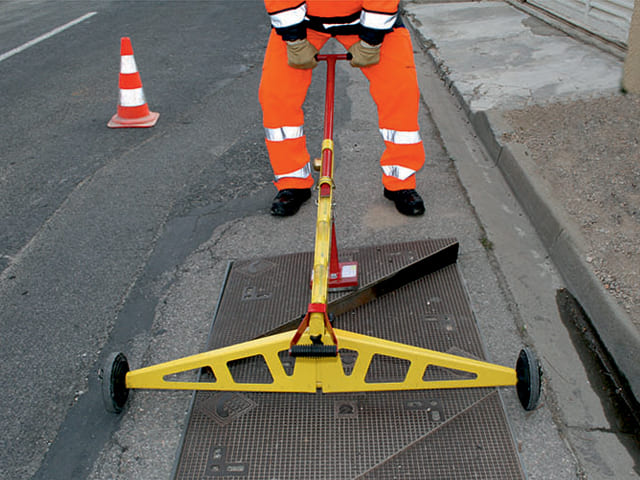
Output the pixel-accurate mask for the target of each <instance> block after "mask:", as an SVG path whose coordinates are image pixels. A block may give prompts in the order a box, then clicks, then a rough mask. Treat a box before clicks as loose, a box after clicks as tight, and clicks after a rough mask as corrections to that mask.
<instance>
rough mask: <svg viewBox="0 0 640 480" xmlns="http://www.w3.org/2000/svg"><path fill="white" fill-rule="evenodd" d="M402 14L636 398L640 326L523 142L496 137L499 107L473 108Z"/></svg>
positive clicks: (500, 126) (501, 125)
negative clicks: (590, 257) (592, 260)
mask: <svg viewBox="0 0 640 480" xmlns="http://www.w3.org/2000/svg"><path fill="white" fill-rule="evenodd" d="M407 20H408V23H409V25H410V27H411V30H412V31H413V33H414V34H415V35H417V36H418V37H419V38H420V43H421V45H420V46H421V48H422V49H423V50H424V52H425V53H426V55H427V56H428V57H429V58H430V60H431V61H432V62H433V64H434V65H435V67H436V69H437V71H438V72H439V74H440V76H441V78H442V80H443V81H444V82H445V84H446V85H447V87H448V88H449V89H450V91H451V92H452V93H453V95H454V96H455V97H456V99H457V100H458V102H459V104H460V106H461V107H462V108H463V109H464V111H465V113H466V115H467V117H468V119H469V121H470V122H471V124H472V126H473V129H474V131H475V133H476V134H477V135H478V137H479V138H480V140H481V141H482V143H483V145H484V146H485V148H486V150H487V153H488V154H489V156H490V158H491V159H492V160H493V161H494V163H495V164H496V166H497V167H498V168H499V169H500V172H501V173H502V175H503V176H504V178H505V180H506V181H507V183H508V185H509V187H510V188H511V190H512V191H513V193H514V195H515V197H516V198H517V200H518V201H519V202H520V204H521V205H522V207H523V209H524V211H525V212H526V214H527V215H528V217H529V219H530V221H531V223H532V224H533V226H534V228H535V229H536V232H537V233H538V235H539V236H540V239H541V241H542V243H543V245H544V246H545V248H546V249H547V251H548V253H549V255H550V257H551V259H552V261H553V262H554V264H555V266H556V267H557V269H558V271H559V272H560V274H561V275H562V277H563V278H564V281H565V282H566V283H567V287H568V289H569V290H570V291H571V293H572V294H573V295H574V297H575V298H576V299H577V300H578V301H579V302H580V304H581V306H582V308H583V309H584V310H585V312H586V313H587V314H588V315H589V317H590V319H591V321H592V323H593V326H594V328H595V329H596V330H597V332H598V335H599V336H600V338H601V340H602V342H603V343H604V345H605V346H606V348H607V350H608V351H609V354H610V355H611V357H612V358H613V360H614V361H615V363H616V365H617V367H618V368H619V370H620V371H621V373H622V374H623V375H624V376H625V377H626V379H627V381H628V382H629V385H630V387H631V390H632V392H633V394H634V396H635V398H636V399H637V400H640V332H638V330H637V329H636V327H635V326H634V325H633V323H632V322H631V319H630V317H629V315H627V313H626V312H625V311H624V310H623V309H622V308H621V307H620V305H619V304H618V303H617V301H616V300H615V299H614V298H613V297H611V295H610V294H609V293H608V292H607V291H606V290H605V288H604V287H603V285H602V283H601V282H600V280H599V279H598V278H597V277H596V276H595V274H594V273H593V271H592V270H591V268H590V266H589V264H588V263H587V262H586V251H587V249H586V248H585V241H584V238H583V237H582V235H581V233H580V231H579V229H578V228H577V226H576V225H575V224H574V222H573V221H572V220H571V219H570V218H569V217H568V216H567V215H566V213H565V211H564V209H563V208H562V206H560V205H557V204H556V203H555V202H554V200H553V196H552V194H551V192H550V191H548V189H547V188H546V186H545V185H544V184H543V183H542V182H541V181H540V180H539V179H538V178H537V175H536V174H535V173H534V170H533V168H532V164H531V159H530V158H529V157H528V154H527V152H526V149H525V147H524V146H523V145H521V144H516V143H506V142H503V141H502V140H501V139H502V136H503V134H504V133H507V132H509V131H511V127H510V126H509V124H508V123H507V122H506V120H505V119H504V118H503V116H502V114H501V113H500V112H499V111H486V112H485V111H479V112H473V111H472V110H471V108H470V107H469V104H468V103H467V102H466V100H465V98H464V96H463V95H462V93H461V92H460V91H459V90H458V88H457V86H456V84H455V82H454V81H453V80H452V79H451V78H450V77H449V72H448V68H447V66H446V62H445V60H444V59H442V58H441V56H440V54H439V52H438V51H437V46H435V45H434V44H433V43H432V42H430V41H427V40H426V39H425V38H424V37H422V35H421V34H420V32H419V31H418V29H417V28H415V27H414V26H413V25H411V21H410V19H407Z"/></svg>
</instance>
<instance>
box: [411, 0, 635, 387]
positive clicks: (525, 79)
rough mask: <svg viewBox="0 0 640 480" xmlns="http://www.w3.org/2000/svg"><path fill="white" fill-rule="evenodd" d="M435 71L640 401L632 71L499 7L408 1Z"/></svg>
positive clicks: (536, 21) (511, 8)
mask: <svg viewBox="0 0 640 480" xmlns="http://www.w3.org/2000/svg"><path fill="white" fill-rule="evenodd" d="M404 14H405V15H404V16H405V19H406V20H407V22H408V26H409V27H410V29H411V30H412V33H413V36H414V42H415V49H416V51H419V50H420V47H422V48H423V51H424V52H425V53H426V54H427V55H428V56H429V57H430V59H431V60H432V61H433V62H434V63H435V65H436V67H437V69H438V71H439V73H440V75H441V76H442V78H443V80H444V81H445V83H446V84H447V85H448V87H449V88H450V90H451V91H452V92H453V93H454V95H455V96H456V97H457V98H458V100H459V101H460V104H461V105H462V108H464V110H465V111H466V113H467V116H468V118H469V121H470V122H471V123H472V125H473V127H474V130H475V131H476V133H477V134H478V136H479V137H480V139H481V140H482V142H483V144H484V145H485V147H486V149H487V152H488V154H489V155H490V156H491V158H492V159H493V160H494V162H495V163H496V165H497V166H498V168H499V169H500V170H501V172H502V174H503V175H504V177H505V179H506V181H507V183H508V184H509V185H510V187H511V189H512V190H513V192H514V195H516V197H517V198H518V200H519V202H520V203H521V204H522V206H523V208H524V210H525V211H526V213H527V215H528V216H529V218H530V220H531V222H532V223H533V225H534V226H535V228H536V230H537V232H538V234H539V236H540V238H541V240H542V242H543V243H544V245H545V247H546V248H547V251H548V253H549V255H550V256H551V259H552V260H553V262H554V264H555V265H556V267H557V268H558V270H559V272H560V273H561V274H562V276H563V279H564V281H565V282H566V286H567V289H568V290H569V291H570V292H571V293H572V294H573V296H574V297H575V298H576V299H577V300H578V301H579V302H580V304H581V306H582V308H583V309H584V310H585V312H586V313H587V314H588V316H589V318H590V319H591V321H592V323H593V326H594V327H595V329H596V330H597V332H598V334H599V336H600V337H601V340H602V341H603V343H604V344H605V346H606V348H607V349H608V350H609V353H610V355H611V356H612V357H613V359H614V361H615V362H616V364H617V366H618V368H619V369H620V371H621V372H622V373H623V375H624V376H625V377H626V379H627V381H628V382H629V384H630V386H631V389H632V391H633V393H634V395H635V397H636V399H640V292H639V290H640V287H639V285H640V260H639V259H640V186H639V184H640V98H639V97H638V96H633V95H623V94H622V93H621V91H620V85H621V81H622V72H623V60H621V59H620V56H619V55H615V54H613V53H612V52H611V51H606V50H602V49H599V48H596V47H595V46H593V45H589V44H587V43H584V42H582V41H580V40H577V39H575V38H572V37H571V36H568V35H567V34H565V33H563V32H562V31H560V30H557V29H555V28H553V27H551V26H549V25H548V24H546V23H544V22H542V21H541V20H540V19H538V18H535V17H533V16H531V15H529V14H527V13H525V12H523V11H521V10H520V9H518V8H515V7H514V6H512V5H510V4H507V3H505V2H500V1H495V2H494V1H489V2H459V3H450V2H449V3H434V2H433V1H432V0H426V1H424V0H423V1H420V0H415V1H407V2H405V3H404Z"/></svg>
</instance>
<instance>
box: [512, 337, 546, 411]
mask: <svg viewBox="0 0 640 480" xmlns="http://www.w3.org/2000/svg"><path fill="white" fill-rule="evenodd" d="M516 375H517V377H518V383H516V390H517V392H518V398H519V399H520V403H521V404H522V407H523V408H524V409H525V410H527V411H530V410H533V409H535V408H536V407H537V406H538V402H539V401H540V385H541V377H542V369H541V368H540V363H539V362H538V359H537V358H536V356H535V354H534V353H533V351H532V350H531V349H529V348H524V349H522V350H520V355H518V361H517V362H516Z"/></svg>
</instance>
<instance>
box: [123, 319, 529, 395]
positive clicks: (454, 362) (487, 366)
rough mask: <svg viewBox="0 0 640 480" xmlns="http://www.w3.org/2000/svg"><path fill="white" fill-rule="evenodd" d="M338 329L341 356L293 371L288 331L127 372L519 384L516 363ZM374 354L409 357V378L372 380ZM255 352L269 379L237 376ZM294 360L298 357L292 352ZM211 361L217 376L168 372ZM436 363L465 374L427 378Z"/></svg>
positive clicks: (215, 384)
mask: <svg viewBox="0 0 640 480" xmlns="http://www.w3.org/2000/svg"><path fill="white" fill-rule="evenodd" d="M334 332H335V334H336V336H337V337H338V339H339V344H340V348H341V351H340V352H339V353H338V356H337V357H322V358H314V357H297V358H295V366H294V368H293V371H292V373H291V374H288V373H287V372H286V370H285V368H284V366H283V364H282V360H281V356H286V355H287V353H286V352H287V351H288V349H289V342H290V340H291V336H292V333H293V332H285V333H280V334H277V335H272V336H271V337H267V338H261V339H257V340H252V341H249V342H245V343H240V344H237V345H233V346H229V347H224V348H220V349H217V350H212V351H209V352H204V353H200V354H197V355H193V356H190V357H185V358H183V359H179V360H173V361H170V362H167V363H162V364H158V365H154V366H150V367H146V368H141V369H139V370H133V371H130V372H128V373H127V375H126V387H127V388H149V389H170V390H224V391H261V392H300V393H304V392H315V391H316V390H318V389H320V390H322V391H323V392H324V393H337V392H365V391H390V390H427V389H441V388H468V387H493V386H507V385H515V384H516V382H517V376H516V372H515V370H513V369H511V368H507V367H503V366H500V365H494V364H491V363H487V362H483V361H479V360H472V359H469V358H465V357H460V356H456V355H450V354H446V353H440V352H437V351H433V350H427V349H423V348H418V347H415V346H411V345H403V344H401V343H396V342H391V341H388V340H383V339H380V338H375V337H369V336H366V335H361V334H357V333H353V332H349V331H346V330H339V329H334ZM342 349H345V350H348V351H350V352H355V355H356V359H355V362H354V363H353V366H352V368H351V371H350V373H349V374H346V373H345V369H344V366H343V359H342V358H341V352H342V351H343V350H342ZM375 355H381V356H384V357H388V358H391V359H398V360H401V361H403V362H404V363H406V364H407V365H408V368H407V370H406V375H405V378H404V379H403V380H398V381H390V382H380V381H376V382H368V381H367V379H366V378H367V372H368V371H369V369H370V367H371V365H372V361H373V359H374V356H375ZM253 357H261V358H262V360H264V363H265V364H266V367H267V369H268V370H269V373H270V377H271V380H270V381H268V382H263V383H246V382H240V381H237V380H235V379H234V378H233V375H232V373H231V371H230V368H229V363H230V362H233V361H236V360H242V359H250V358H253ZM286 358H289V357H286ZM291 360H292V361H293V359H292V358H291ZM206 367H208V368H210V369H211V371H212V372H213V375H214V377H215V380H214V381H212V382H195V381H171V380H170V379H168V378H167V377H168V376H170V375H174V374H178V373H182V372H189V371H192V370H195V369H200V368H206ZM431 367H439V368H443V369H447V370H449V371H451V370H454V371H456V374H461V375H452V376H453V377H454V378H452V379H449V380H429V379H428V378H425V372H426V371H427V369H428V368H431ZM461 377H462V378H461Z"/></svg>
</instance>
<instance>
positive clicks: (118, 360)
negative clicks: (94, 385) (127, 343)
mask: <svg viewBox="0 0 640 480" xmlns="http://www.w3.org/2000/svg"><path fill="white" fill-rule="evenodd" d="M128 371H129V362H128V361H127V357H126V356H125V355H124V353H120V352H115V353H112V354H111V355H109V356H108V357H107V360H106V361H105V364H104V369H103V370H102V400H103V401H104V408H106V409H107V411H108V412H111V413H120V412H122V409H123V408H124V406H125V404H126V403H127V399H128V398H129V389H128V388H127V387H126V382H125V379H126V376H127V372H128Z"/></svg>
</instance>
